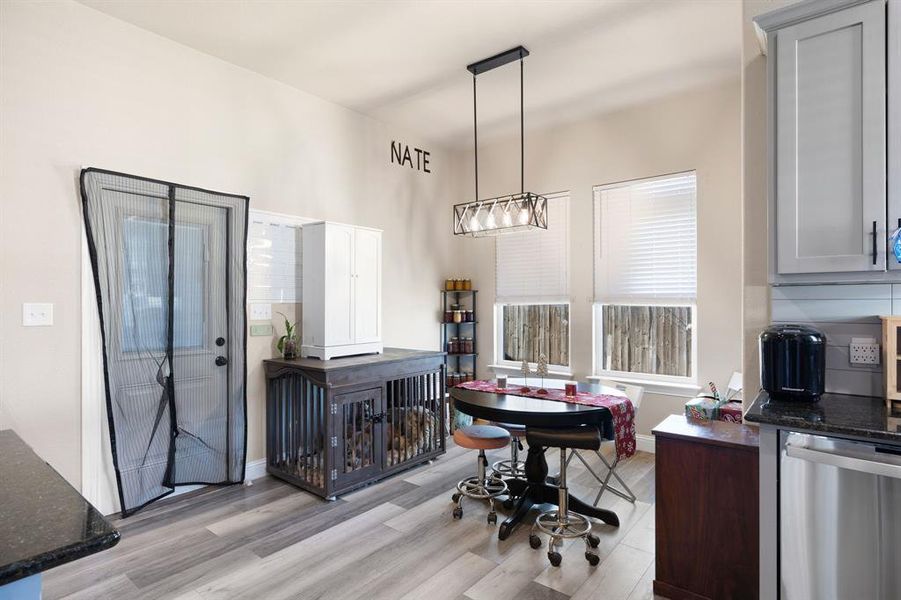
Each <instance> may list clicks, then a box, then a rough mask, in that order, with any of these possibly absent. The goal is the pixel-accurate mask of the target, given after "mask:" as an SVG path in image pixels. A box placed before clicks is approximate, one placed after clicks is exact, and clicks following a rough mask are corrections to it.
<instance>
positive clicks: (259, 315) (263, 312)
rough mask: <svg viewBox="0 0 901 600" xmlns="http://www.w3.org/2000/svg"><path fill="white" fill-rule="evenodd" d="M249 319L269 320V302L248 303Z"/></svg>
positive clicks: (270, 312) (270, 318) (270, 313)
mask: <svg viewBox="0 0 901 600" xmlns="http://www.w3.org/2000/svg"><path fill="white" fill-rule="evenodd" d="M250 320H251V321H271V320H272V305H271V304H251V305H250Z"/></svg>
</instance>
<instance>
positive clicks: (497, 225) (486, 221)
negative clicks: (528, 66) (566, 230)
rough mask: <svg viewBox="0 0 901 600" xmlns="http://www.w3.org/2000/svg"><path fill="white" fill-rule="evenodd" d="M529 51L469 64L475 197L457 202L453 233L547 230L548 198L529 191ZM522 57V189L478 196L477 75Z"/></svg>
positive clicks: (520, 50) (520, 73) (520, 99)
mask: <svg viewBox="0 0 901 600" xmlns="http://www.w3.org/2000/svg"><path fill="white" fill-rule="evenodd" d="M528 55H529V51H528V50H526V49H525V48H523V47H522V46H517V47H516V48H512V49H510V50H507V51H506V52H501V53H500V54H497V55H495V56H492V57H490V58H486V59H484V60H480V61H478V62H475V63H472V64H471V65H468V66H467V67H466V69H467V70H468V71H469V72H470V73H472V123H473V126H472V129H473V145H474V148H475V151H474V155H475V199H474V200H473V201H471V202H464V203H462V204H456V205H454V235H468V236H473V237H477V236H485V235H498V234H501V233H509V232H513V231H523V230H527V229H547V198H545V197H544V196H541V195H539V194H534V193H532V192H527V191H526V183H525V181H526V179H525V147H526V146H525V116H524V112H523V59H524V58H525V57H527V56H528ZM515 60H519V136H520V146H519V168H520V180H519V182H520V191H519V192H518V193H515V194H510V195H507V196H499V197H497V198H489V199H487V200H480V199H479V121H478V102H477V95H476V78H477V77H478V76H479V75H480V74H482V73H485V72H487V71H490V70H492V69H496V68H497V67H502V66H504V65H506V64H508V63H511V62H513V61H515Z"/></svg>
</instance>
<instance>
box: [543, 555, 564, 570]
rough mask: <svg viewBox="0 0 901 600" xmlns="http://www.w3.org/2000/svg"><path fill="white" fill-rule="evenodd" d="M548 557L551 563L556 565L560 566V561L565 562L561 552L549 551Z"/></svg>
mask: <svg viewBox="0 0 901 600" xmlns="http://www.w3.org/2000/svg"><path fill="white" fill-rule="evenodd" d="M547 559H548V560H549V561H551V565H552V566H554V567H559V566H560V563H562V562H563V556H561V554H560V553H559V552H548V553H547Z"/></svg>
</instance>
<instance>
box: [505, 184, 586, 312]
mask: <svg viewBox="0 0 901 600" xmlns="http://www.w3.org/2000/svg"><path fill="white" fill-rule="evenodd" d="M547 199H548V226H547V229H533V230H531V231H523V232H517V233H506V234H502V235H499V236H497V238H496V250H497V253H496V257H497V258H496V260H497V264H496V270H495V273H496V285H497V288H496V294H497V298H496V301H497V302H498V303H528V302H533V303H543V302H568V301H569V193H561V194H550V195H547Z"/></svg>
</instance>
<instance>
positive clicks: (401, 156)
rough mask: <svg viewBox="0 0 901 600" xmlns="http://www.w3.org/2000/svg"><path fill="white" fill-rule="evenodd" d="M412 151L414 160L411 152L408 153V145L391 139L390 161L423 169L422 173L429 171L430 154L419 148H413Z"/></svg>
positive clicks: (418, 169) (419, 169)
mask: <svg viewBox="0 0 901 600" xmlns="http://www.w3.org/2000/svg"><path fill="white" fill-rule="evenodd" d="M413 152H414V153H415V155H416V159H415V161H414V159H413V154H411V153H410V146H408V145H407V144H402V143H400V142H395V141H393V140H392V141H391V162H392V163H397V164H399V165H400V166H402V167H403V166H409V167H410V168H411V169H416V170H417V171H423V172H424V173H431V171H430V170H429V157H430V156H431V153H429V152H428V151H426V150H421V149H420V148H413Z"/></svg>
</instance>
